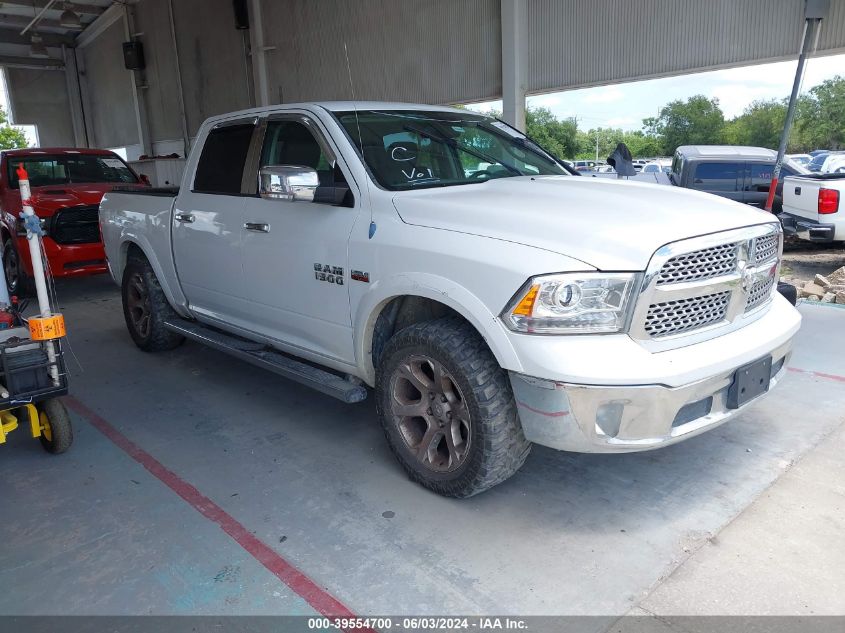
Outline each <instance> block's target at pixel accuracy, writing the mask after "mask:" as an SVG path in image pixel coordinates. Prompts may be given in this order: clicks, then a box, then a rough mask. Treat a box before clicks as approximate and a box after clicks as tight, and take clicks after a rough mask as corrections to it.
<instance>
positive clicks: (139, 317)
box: [121, 255, 185, 352]
mask: <svg viewBox="0 0 845 633" xmlns="http://www.w3.org/2000/svg"><path fill="white" fill-rule="evenodd" d="M121 296H122V299H123V317H124V319H126V327H127V328H128V329H129V334H130V336H132V340H133V341H135V345H137V346H138V347H140V348H141V349H142V350H144V351H145V352H163V351H166V350H170V349H173V348H175V347H178V346H179V345H181V344H182V343H183V342H184V340H185V338H184V337H183V336H180V335H179V334H176V333H175V332H171V331H170V330H168V329H167V328H166V327H165V326H164V322H165V321H166V320H167V319H171V318H172V319H176V318H178V317H177V315H176V312H175V311H174V310H173V308H172V307H170V304H169V303H168V302H167V297H165V296H164V291H163V290H162V289H161V284H159V282H158V279H157V278H156V276H155V273H154V272H153V269H152V266H150V263H149V262H148V261H147V259H146V258H145V257H143V256H138V255H134V256H132V257H130V258H129V261H128V262H127V263H126V269H125V270H124V271H123V283H122V284H121Z"/></svg>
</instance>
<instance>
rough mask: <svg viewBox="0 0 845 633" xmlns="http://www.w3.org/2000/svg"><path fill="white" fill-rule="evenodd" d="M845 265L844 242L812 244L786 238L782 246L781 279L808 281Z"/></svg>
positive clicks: (794, 283) (790, 281)
mask: <svg viewBox="0 0 845 633" xmlns="http://www.w3.org/2000/svg"><path fill="white" fill-rule="evenodd" d="M842 266H845V244H843V243H841V242H836V243H833V244H814V243H812V242H805V241H803V240H796V239H790V238H787V240H786V242H785V243H784V246H783V265H782V266H781V272H780V274H781V279H783V280H784V281H787V282H789V283H792V284H793V285H803V284H799V283H798V281H797V280H801V281H810V280H812V279H813V277H815V276H816V275H827V274H830V273H832V272H833V271H834V270H836V269H838V268H841V267H842Z"/></svg>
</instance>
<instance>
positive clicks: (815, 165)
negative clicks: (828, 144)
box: [807, 152, 830, 173]
mask: <svg viewBox="0 0 845 633" xmlns="http://www.w3.org/2000/svg"><path fill="white" fill-rule="evenodd" d="M829 154H830V152H816V153H815V154H813V158H812V160H810V162H809V163H807V169H808V170H809V171H812V172H815V173H819V172H821V170H822V165H824V161H825V160H826V159H827V157H828V155H829Z"/></svg>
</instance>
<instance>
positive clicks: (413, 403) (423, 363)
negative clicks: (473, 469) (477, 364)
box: [390, 356, 472, 473]
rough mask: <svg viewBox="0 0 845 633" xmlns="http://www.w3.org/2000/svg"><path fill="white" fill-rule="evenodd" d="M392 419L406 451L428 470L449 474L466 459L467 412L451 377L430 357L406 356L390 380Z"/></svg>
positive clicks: (467, 441)
mask: <svg viewBox="0 0 845 633" xmlns="http://www.w3.org/2000/svg"><path fill="white" fill-rule="evenodd" d="M390 396H391V398H390V401H391V417H392V421H393V424H394V425H395V426H396V428H397V429H398V431H399V435H400V437H401V438H402V441H403V442H404V444H405V447H406V448H407V449H408V451H409V452H410V453H411V454H412V455H414V457H415V458H416V460H417V461H418V462H419V463H420V464H421V465H423V466H424V467H426V468H427V469H429V470H433V471H435V472H439V473H448V472H452V471H454V470H456V469H457V468H459V467H460V466H461V465H462V464H463V463H464V461H465V460H466V458H467V455H468V454H469V449H470V442H471V438H472V436H471V432H470V430H471V424H472V421H471V419H470V414H469V409H468V408H467V405H466V401H465V399H464V396H463V394H462V393H461V389H460V387H458V384H457V382H456V381H455V379H454V377H453V376H452V375H451V374H450V373H449V372H448V370H447V369H446V368H445V367H444V366H443V365H442V364H441V363H440V362H438V361H436V360H434V359H433V358H429V357H428V356H410V357H408V358H406V359H404V360H403V362H401V363H400V364H399V366H398V367H397V368H396V370H395V371H394V373H393V376H392V378H391V381H390Z"/></svg>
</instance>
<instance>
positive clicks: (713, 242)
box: [629, 224, 781, 350]
mask: <svg viewBox="0 0 845 633" xmlns="http://www.w3.org/2000/svg"><path fill="white" fill-rule="evenodd" d="M780 245H781V232H780V227H779V226H777V225H776V224H766V225H757V226H750V227H745V228H740V229H733V230H730V231H724V232H721V233H711V234H708V235H703V236H701V237H694V238H690V239H687V240H680V241H678V242H672V243H670V244H667V245H666V246H663V247H661V248H660V249H658V250H657V252H655V253H654V255H653V256H652V258H651V262H650V263H649V266H648V269H647V270H646V274H645V278H644V282H643V286H642V289H641V291H640V296H639V299H638V301H637V305H636V306H635V309H634V314H633V316H632V320H631V327H630V329H629V332H630V334H631V336H632V337H633V338H635V339H638V340H641V341H650V342H651V343H652V344H653V348H654V349H657V350H661V349H671V348H672V347H677V346H678V345H683V344H688V343H687V341H691V340H692V339H691V338H686V337H685V336H681V337H680V338H681V339H682V340H683V342H681V341H680V340H679V341H678V342H676V341H675V337H676V335H687V336H690V337H695V340H696V341H698V340H704V339H706V338H710V337H712V336H715V335H716V334H715V332H716V331H718V332H723V331H725V330H728V329H736V328H739V327H742V325H743V324H745V323H748V322H750V320H752V319H755V318H757V317H758V316H760V315H762V314H763V313H764V311H765V306H767V305H768V303H769V302H770V301H771V298H772V296H773V294H774V287H775V284H776V282H777V270H778V257H779V255H780ZM746 318H747V319H748V320H747V321H746ZM716 326H718V328H717V327H716ZM704 330H708V332H704ZM709 330H714V333H713V334H710V333H709ZM699 331H701V334H700V336H697V334H698V332H699Z"/></svg>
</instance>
